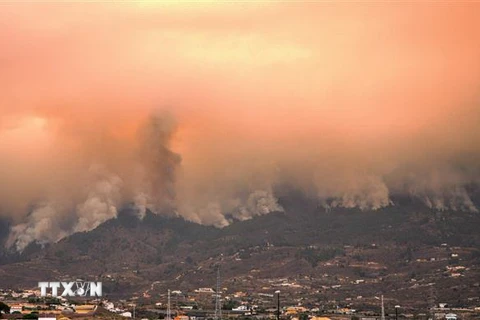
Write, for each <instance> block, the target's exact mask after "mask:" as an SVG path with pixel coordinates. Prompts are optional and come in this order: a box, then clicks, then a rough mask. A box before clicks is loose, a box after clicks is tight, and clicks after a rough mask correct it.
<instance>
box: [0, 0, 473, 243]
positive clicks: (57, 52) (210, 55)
mask: <svg viewBox="0 0 480 320" xmlns="http://www.w3.org/2000/svg"><path fill="white" fill-rule="evenodd" d="M1 9H2V10H0V25H1V26H2V27H1V28H0V48H2V50H0V70H1V72H0V87H1V88H2V94H1V95H0V216H1V217H2V219H3V218H6V219H8V220H9V222H10V223H11V224H12V226H13V227H12V230H11V233H10V236H9V241H8V245H9V246H12V247H14V248H16V249H18V250H22V249H24V248H25V247H26V246H27V245H28V244H29V243H31V242H34V241H36V242H39V243H48V242H55V241H58V240H59V239H61V238H63V237H65V236H68V235H69V234H72V233H73V232H81V231H88V230H92V229H94V228H96V227H98V226H99V225H100V224H101V223H103V222H105V221H107V220H109V219H113V218H115V217H116V216H117V215H118V212H119V211H120V210H121V208H123V207H124V206H129V207H130V206H131V205H132V203H133V204H134V206H135V207H136V209H137V214H138V217H139V218H140V219H141V218H143V217H145V215H146V213H147V211H152V212H154V213H156V214H173V213H176V214H177V215H179V216H182V217H184V218H185V219H188V220H191V221H195V222H198V223H202V224H208V225H215V226H218V227H224V226H226V225H228V224H230V223H231V222H232V221H233V220H245V219H249V218H252V217H255V216H259V215H264V214H268V213H270V212H274V211H282V210H287V208H282V206H281V203H279V201H278V198H279V195H278V194H276V192H277V191H278V190H279V188H278V186H279V185H281V186H284V185H289V186H292V187H293V188H294V189H297V190H301V191H303V192H304V193H305V194H307V195H308V196H310V197H311V198H314V199H316V200H318V202H319V203H321V205H323V206H324V207H325V208H326V209H329V210H330V209H332V210H333V209H334V208H336V209H339V208H359V209H361V210H380V209H382V208H385V207H387V206H391V205H396V203H395V201H396V200H395V199H397V198H396V196H398V195H401V196H409V197H412V198H414V199H417V200H420V201H422V202H423V203H424V204H425V205H426V206H427V207H430V208H431V209H432V210H457V211H469V212H477V211H478V210H479V203H478V199H476V198H475V196H478V185H479V184H480V165H479V163H480V160H479V159H480V144H479V143H478V141H480V126H479V125H478V124H479V123H480V107H479V106H480V104H479V99H478V97H479V83H480V72H479V70H480V59H478V57H479V56H480V4H478V3H473V2H472V3H468V4H466V3H461V4H460V5H456V4H448V5H443V4H440V5H439V4H432V3H423V4H415V3H404V4H403V3H402V4H395V5H391V4H388V3H385V4H381V5H378V6H371V5H368V4H362V3H356V4H352V5H348V6H345V5H342V4H338V5H337V4H325V3H321V2H319V3H307V2H299V3H295V4H293V3H276V2H268V3H265V4H261V5H257V4H245V5H243V4H242V5H237V4H233V3H229V4H226V3H225V4H220V3H217V2H215V3H208V4H207V3H205V4H201V5H198V6H197V4H195V5H194V4H191V3H181V4H178V5H171V6H170V5H168V6H164V5H156V4H143V3H142V4H141V5H140V4H137V3H123V4H118V3H115V4H112V5H110V4H101V5H99V4H95V3H91V4H87V5H81V6H80V5H79V6H77V5H75V4H68V5H61V4H57V3H55V4H52V5H48V4H42V5H31V6H30V5H28V6H26V5H22V4H18V5H17V4H11V5H6V6H2V8H1ZM158 106H161V107H160V108H159V107H158ZM165 106H167V107H165ZM159 109H160V110H161V111H159ZM475 188H477V189H475ZM472 190H473V191H472ZM475 190H477V191H475ZM475 192H476V193H475ZM474 194H475V196H474ZM282 196H283V195H282Z"/></svg>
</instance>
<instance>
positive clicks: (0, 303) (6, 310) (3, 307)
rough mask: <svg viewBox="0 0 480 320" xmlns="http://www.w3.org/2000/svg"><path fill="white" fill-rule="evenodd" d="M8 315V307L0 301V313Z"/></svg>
mask: <svg viewBox="0 0 480 320" xmlns="http://www.w3.org/2000/svg"><path fill="white" fill-rule="evenodd" d="M2 311H3V312H4V313H10V306H9V305H7V304H5V303H3V302H1V301H0V312H2Z"/></svg>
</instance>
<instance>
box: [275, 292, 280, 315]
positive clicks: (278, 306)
mask: <svg viewBox="0 0 480 320" xmlns="http://www.w3.org/2000/svg"><path fill="white" fill-rule="evenodd" d="M275 293H276V294H277V320H280V290H277V291H275Z"/></svg>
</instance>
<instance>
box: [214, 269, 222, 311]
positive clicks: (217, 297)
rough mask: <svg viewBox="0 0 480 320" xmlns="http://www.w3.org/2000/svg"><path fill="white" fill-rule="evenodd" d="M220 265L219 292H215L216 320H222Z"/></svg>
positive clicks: (218, 276) (218, 275) (218, 270)
mask: <svg viewBox="0 0 480 320" xmlns="http://www.w3.org/2000/svg"><path fill="white" fill-rule="evenodd" d="M220 283H221V279H220V265H218V267H217V290H216V292H215V320H218V319H222V299H221V298H222V295H221V293H220Z"/></svg>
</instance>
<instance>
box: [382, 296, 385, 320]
mask: <svg viewBox="0 0 480 320" xmlns="http://www.w3.org/2000/svg"><path fill="white" fill-rule="evenodd" d="M382 320H385V306H384V305H383V294H382Z"/></svg>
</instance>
